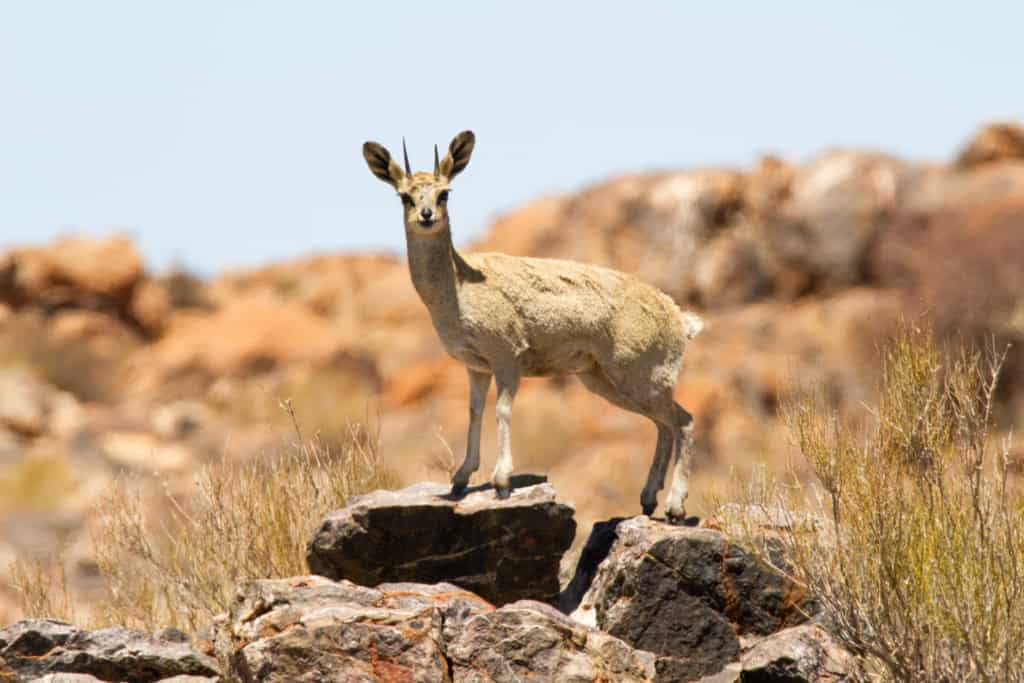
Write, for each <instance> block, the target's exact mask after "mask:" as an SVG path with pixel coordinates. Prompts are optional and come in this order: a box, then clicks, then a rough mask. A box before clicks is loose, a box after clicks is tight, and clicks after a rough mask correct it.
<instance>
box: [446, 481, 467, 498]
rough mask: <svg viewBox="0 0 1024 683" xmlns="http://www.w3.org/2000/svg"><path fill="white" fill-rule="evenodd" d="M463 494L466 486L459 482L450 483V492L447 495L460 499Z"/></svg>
mask: <svg viewBox="0 0 1024 683" xmlns="http://www.w3.org/2000/svg"><path fill="white" fill-rule="evenodd" d="M465 492H466V484H464V483H463V482H459V481H453V482H452V491H451V493H449V494H448V495H450V496H451V497H452V498H461V497H462V495H463V494H464V493H465Z"/></svg>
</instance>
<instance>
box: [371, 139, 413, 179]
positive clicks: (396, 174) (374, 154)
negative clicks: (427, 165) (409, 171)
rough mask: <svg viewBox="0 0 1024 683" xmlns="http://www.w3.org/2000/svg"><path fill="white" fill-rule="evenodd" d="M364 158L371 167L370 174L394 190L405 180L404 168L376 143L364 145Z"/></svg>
mask: <svg viewBox="0 0 1024 683" xmlns="http://www.w3.org/2000/svg"><path fill="white" fill-rule="evenodd" d="M363 158H364V159H366V165H367V166H369V167H370V173H372V174H373V175H375V176H377V177H378V178H380V179H381V180H383V181H384V182H385V183H387V184H388V185H391V186H392V187H394V188H397V187H398V184H399V183H400V182H402V180H404V179H405V173H404V172H403V171H402V167H401V166H399V165H398V163H397V162H396V161H395V160H394V159H392V158H391V154H390V153H389V152H388V151H387V150H386V149H384V147H383V146H382V145H378V144H377V143H376V142H366V143H363Z"/></svg>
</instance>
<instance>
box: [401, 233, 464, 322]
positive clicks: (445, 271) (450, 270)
mask: <svg viewBox="0 0 1024 683" xmlns="http://www.w3.org/2000/svg"><path fill="white" fill-rule="evenodd" d="M405 240H406V246H407V249H408V253H409V273H410V274H411V275H412V284H413V287H415V288H416V293H417V294H419V295H420V299H421V300H422V301H423V303H424V304H425V305H426V306H427V309H428V310H429V311H430V315H431V317H433V318H434V319H435V320H437V319H438V318H445V317H447V316H448V315H451V314H456V315H457V312H458V292H457V289H458V278H457V277H456V273H455V247H454V246H453V245H452V235H451V232H450V230H449V229H448V228H445V229H444V230H442V231H441V232H439V233H437V234H436V235H416V234H413V233H411V232H410V231H409V230H408V229H407V230H406V235H405Z"/></svg>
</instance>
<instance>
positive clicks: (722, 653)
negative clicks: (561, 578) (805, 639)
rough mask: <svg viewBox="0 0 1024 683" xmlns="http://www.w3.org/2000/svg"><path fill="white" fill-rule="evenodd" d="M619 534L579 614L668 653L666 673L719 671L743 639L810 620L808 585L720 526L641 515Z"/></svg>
mask: <svg viewBox="0 0 1024 683" xmlns="http://www.w3.org/2000/svg"><path fill="white" fill-rule="evenodd" d="M607 531H608V529H607V528H604V527H602V528H601V529H600V530H599V533H598V534H596V535H595V544H599V543H605V544H606V543H607ZM615 533H616V536H617V538H616V540H615V542H614V543H613V544H612V546H611V548H610V552H609V554H608V557H607V558H605V559H604V560H603V561H602V562H601V564H600V565H599V566H598V569H597V571H596V574H595V576H594V578H593V581H592V583H591V584H590V586H589V589H588V590H587V591H586V593H585V594H584V595H583V597H582V600H581V602H580V604H579V606H578V607H577V608H576V610H575V611H574V612H573V617H574V618H576V619H577V620H579V621H581V622H582V623H584V624H588V625H594V626H596V627H598V628H600V629H601V630H602V631H607V632H608V633H610V634H611V635H613V636H616V637H618V638H621V639H622V640H624V641H626V642H627V643H629V644H630V645H632V646H633V647H636V648H638V649H641V650H647V651H649V652H653V653H655V654H657V655H659V657H658V661H657V670H658V680H662V681H676V680H684V681H685V680H696V679H698V678H700V677H702V676H708V675H712V674H716V673H718V672H720V671H721V670H722V669H724V668H725V667H726V665H728V664H730V663H732V662H734V661H736V660H738V659H739V657H740V649H741V646H740V639H739V636H744V635H751V636H764V635H769V634H772V633H774V632H776V631H778V630H780V629H782V628H784V627H786V626H788V625H791V624H795V623H798V622H800V621H802V620H803V619H804V612H803V609H802V608H804V607H806V606H805V605H804V604H803V603H804V600H803V596H802V595H801V593H800V591H799V590H798V589H797V588H796V587H795V586H794V585H792V584H789V583H787V582H786V581H785V580H783V579H782V578H781V577H779V576H778V575H777V574H776V573H773V572H772V571H770V570H769V569H768V568H767V567H764V566H763V565H761V564H760V563H759V562H758V561H757V560H756V559H755V558H754V557H753V556H752V555H750V554H749V553H747V552H745V551H744V550H743V549H742V548H740V547H738V546H735V545H732V544H731V543H730V542H729V541H728V539H727V538H726V537H725V536H724V535H722V534H721V533H720V532H718V531H715V530H712V529H704V528H690V527H675V526H670V525H667V524H664V523H661V522H657V521H654V520H651V519H648V518H646V517H637V518H633V519H629V520H625V521H623V522H621V523H619V524H618V525H617V526H616V527H615ZM578 588H579V587H577V590H578Z"/></svg>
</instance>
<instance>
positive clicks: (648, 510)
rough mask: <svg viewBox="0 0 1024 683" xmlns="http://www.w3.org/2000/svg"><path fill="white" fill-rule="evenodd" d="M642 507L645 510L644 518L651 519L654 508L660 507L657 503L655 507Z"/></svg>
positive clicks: (644, 505) (642, 504)
mask: <svg viewBox="0 0 1024 683" xmlns="http://www.w3.org/2000/svg"><path fill="white" fill-rule="evenodd" d="M640 507H641V508H643V511H644V517H650V516H651V515H653V514H654V508H656V507H658V505H657V503H655V504H654V505H646V504H644V503H641V504H640Z"/></svg>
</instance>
